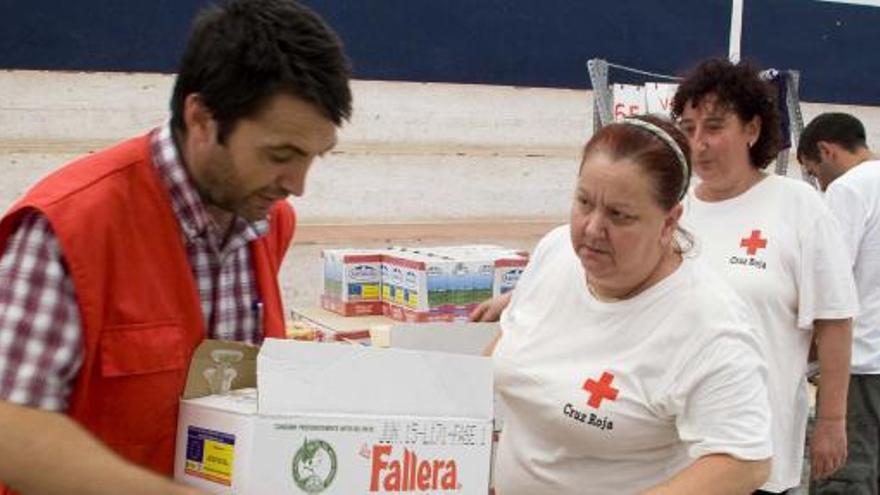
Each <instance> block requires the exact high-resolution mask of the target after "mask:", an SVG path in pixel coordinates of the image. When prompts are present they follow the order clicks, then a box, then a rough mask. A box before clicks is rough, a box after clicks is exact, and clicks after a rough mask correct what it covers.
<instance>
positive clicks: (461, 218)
mask: <svg viewBox="0 0 880 495" xmlns="http://www.w3.org/2000/svg"><path fill="white" fill-rule="evenodd" d="M172 82H173V78H172V76H169V75H159V74H121V73H88V74H86V73H64V72H36V71H0V207H2V208H3V209H5V208H6V207H8V206H9V205H10V204H11V203H12V202H13V201H14V200H15V199H16V198H17V197H19V196H20V195H21V194H22V193H23V192H24V191H25V190H26V189H27V188H28V187H29V186H30V185H31V184H32V183H34V182H35V181H36V180H37V179H38V178H39V177H41V176H43V175H45V174H46V173H47V172H49V171H50V170H52V169H54V168H55V167H57V166H59V165H61V164H63V163H65V162H66V161H68V160H70V159H72V158H74V157H76V156H79V155H81V154H85V153H89V152H93V151H95V150H98V149H101V148H103V147H105V146H108V145H110V144H112V143H114V142H116V141H118V140H120V139H123V138H125V137H128V136H132V135H136V134H138V133H142V132H144V131H146V130H148V129H149V128H151V127H153V126H156V125H158V124H160V123H161V122H163V120H164V119H165V118H167V110H166V108H167V101H168V98H169V95H170V90H171V85H172ZM353 86H354V87H353V89H354V96H355V112H354V118H353V119H352V121H351V122H350V123H349V124H347V125H346V126H345V127H344V128H343V130H342V131H341V133H340V141H339V146H338V148H337V149H336V150H334V151H333V152H332V153H331V154H330V155H329V156H327V157H325V158H324V159H323V160H321V161H320V162H319V163H317V164H316V165H315V167H314V168H313V172H312V173H311V175H310V177H309V182H308V187H307V191H306V194H305V196H304V197H302V198H296V199H294V200H293V203H294V204H295V206H296V208H297V211H298V212H299V215H300V222H301V224H302V225H301V228H300V230H299V231H298V234H297V239H296V241H295V245H294V247H293V248H292V250H291V253H289V255H288V259H287V262H286V263H285V265H284V267H283V271H282V275H281V281H282V285H283V288H284V294H285V299H286V302H287V304H288V305H295V306H298V307H303V306H309V305H314V303H315V301H316V297H317V293H318V290H319V284H320V279H319V276H320V250H321V249H323V248H325V247H334V246H364V247H366V246H381V245H385V244H389V243H397V244H438V243H465V242H494V243H500V244H504V245H509V246H512V247H519V248H526V249H530V248H531V247H533V245H534V243H535V242H536V241H537V240H538V239H539V238H540V235H541V234H542V233H543V232H545V231H546V230H548V229H549V228H550V227H551V226H552V225H555V224H559V223H563V222H564V221H565V219H566V216H567V211H568V206H569V198H570V194H571V189H572V185H573V178H574V175H575V173H576V170H577V161H578V155H579V150H580V146H581V145H582V144H583V142H585V140H586V139H587V138H588V136H589V134H590V132H591V129H592V121H591V118H592V117H591V115H592V113H591V108H592V95H591V93H590V92H588V91H580V90H561V89H537V88H514V87H504V86H477V85H453V84H431V83H388V82H376V81H355V82H354V85H353ZM803 110H804V114H805V118H806V119H807V120H809V119H810V118H811V117H812V116H814V115H816V114H817V113H819V112H822V111H829V110H840V111H847V112H850V113H853V114H855V115H857V116H858V117H860V118H861V119H863V121H864V122H865V125H866V126H867V127H868V129H869V132H870V136H869V143H875V144H876V143H880V108H877V107H854V106H840V105H825V104H823V105H816V104H804V106H803ZM878 147H880V145H878ZM792 167H793V168H796V165H793V166H792Z"/></svg>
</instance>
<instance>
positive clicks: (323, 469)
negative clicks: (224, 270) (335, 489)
mask: <svg viewBox="0 0 880 495" xmlns="http://www.w3.org/2000/svg"><path fill="white" fill-rule="evenodd" d="M292 467H293V481H294V482H295V483H296V486H298V487H299V488H300V490H302V491H304V492H306V493H321V492H323V491H324V490H326V489H327V487H329V486H330V484H331V483H333V478H335V477H336V452H334V451H333V447H331V446H330V444H329V443H327V442H325V441H323V440H309V439H308V438H306V439H305V440H304V441H303V444H302V447H300V448H299V450H297V451H296V455H294V456H293V466H292Z"/></svg>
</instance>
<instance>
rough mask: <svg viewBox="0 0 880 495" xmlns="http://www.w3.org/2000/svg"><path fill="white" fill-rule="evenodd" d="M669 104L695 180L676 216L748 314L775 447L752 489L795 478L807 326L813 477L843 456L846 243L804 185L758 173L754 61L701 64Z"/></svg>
mask: <svg viewBox="0 0 880 495" xmlns="http://www.w3.org/2000/svg"><path fill="white" fill-rule="evenodd" d="M672 108H673V114H674V115H675V116H676V117H677V118H678V120H679V124H680V127H681V129H682V131H684V133H685V134H686V135H687V136H688V138H689V141H690V146H691V153H692V154H691V160H692V162H693V165H694V172H695V173H696V175H697V176H698V177H699V178H700V179H701V181H700V183H699V184H697V186H696V187H694V188H692V189H691V192H690V193H689V195H688V197H687V198H686V200H685V201H684V204H685V215H684V219H683V220H682V223H683V224H684V225H685V226H686V227H687V228H688V229H689V230H690V231H691V232H692V233H693V234H694V236H695V238H696V251H697V252H698V253H699V258H700V260H701V261H702V262H704V263H706V264H707V265H710V266H712V267H713V268H715V269H716V270H717V271H718V273H719V274H721V275H722V276H723V277H724V278H725V279H726V280H727V281H728V282H729V283H730V284H731V286H732V287H733V288H734V290H735V291H736V292H737V294H738V295H739V296H740V297H742V298H743V299H744V300H745V301H746V303H747V304H748V305H749V306H750V308H751V309H752V310H753V312H754V314H755V315H756V316H757V318H758V320H757V326H758V329H759V331H760V332H761V334H762V335H761V338H762V340H763V341H764V342H765V344H764V345H765V349H766V350H765V355H766V356H767V364H768V366H769V386H770V403H771V406H772V413H773V423H772V434H773V445H774V454H773V469H772V472H771V475H770V479H769V480H768V482H767V484H766V485H764V486H763V487H762V490H763V493H785V492H786V491H787V490H788V489H790V488H793V487H795V486H798V485H799V484H800V479H801V466H802V460H803V450H804V449H803V446H804V435H805V428H806V423H807V408H808V395H807V388H806V371H807V354H808V351H809V348H810V342H811V336H812V335H815V337H816V345H817V351H818V362H819V367H820V377H819V394H818V403H817V414H816V425H815V432H814V436H813V441H812V452H811V454H812V456H811V457H812V473H813V476H815V477H818V478H823V477H826V476H828V475H829V474H831V473H832V472H834V471H835V470H836V469H837V468H839V467H840V466H841V464H842V463H843V461H844V460H845V459H846V422H845V417H846V393H847V383H848V380H849V356H850V346H851V320H850V318H851V317H852V316H853V315H854V314H855V312H856V306H857V299H856V295H855V287H854V283H853V281H852V270H851V269H850V265H849V261H848V259H847V254H846V253H847V250H846V248H845V247H844V245H843V243H842V239H841V237H840V234H839V233H838V231H837V227H836V224H835V223H834V220H833V218H832V216H831V213H830V212H829V211H828V209H827V208H826V207H825V205H824V204H823V202H822V200H821V198H820V197H819V195H818V194H817V193H816V191H815V190H813V189H812V188H811V187H809V186H808V185H807V184H806V183H804V182H802V181H798V180H794V179H789V178H786V177H780V176H777V175H772V174H767V173H765V172H764V171H763V169H764V168H765V167H767V165H768V164H769V163H770V162H771V161H772V160H773V158H774V157H775V156H776V153H777V152H778V150H779V144H780V140H781V139H780V129H779V115H778V111H777V108H776V104H775V101H774V100H773V99H772V98H770V97H769V96H768V92H767V87H766V85H765V83H764V82H762V81H761V80H760V79H759V77H758V74H757V72H756V70H755V69H753V68H751V67H749V66H748V65H746V64H739V65H734V64H731V63H730V62H728V61H726V60H709V61H707V62H704V63H703V64H701V65H700V66H699V67H697V69H696V70H695V71H694V72H693V73H691V74H690V75H689V76H687V77H686V78H685V80H684V81H683V82H682V83H681V84H680V85H679V88H678V91H677V93H676V95H675V97H674V99H673V104H672ZM871 483H874V481H871Z"/></svg>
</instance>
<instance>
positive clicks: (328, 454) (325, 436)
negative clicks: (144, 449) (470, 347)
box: [175, 339, 493, 495]
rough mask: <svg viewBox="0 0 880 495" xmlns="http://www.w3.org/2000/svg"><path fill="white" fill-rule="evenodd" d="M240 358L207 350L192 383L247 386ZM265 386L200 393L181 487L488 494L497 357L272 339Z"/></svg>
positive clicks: (200, 354)
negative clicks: (208, 380)
mask: <svg viewBox="0 0 880 495" xmlns="http://www.w3.org/2000/svg"><path fill="white" fill-rule="evenodd" d="M236 349H237V347H236V345H235V344H231V343H217V342H212V343H209V344H207V347H205V348H203V347H200V348H199V349H198V350H197V352H196V356H195V358H194V360H193V363H194V365H193V366H192V367H191V369H190V376H189V379H188V380H189V381H191V382H193V383H194V384H198V382H200V381H201V382H205V381H206V380H204V379H201V378H200V377H204V376H210V377H218V376H223V377H227V378H228V377H229V376H232V375H235V377H234V378H237V377H238V376H247V375H248V372H247V370H244V369H241V370H240V369H239V368H247V367H248V363H247V359H246V358H247V356H244V355H242V356H241V357H240V359H235V358H233V357H231V356H234V355H235V353H236ZM218 353H220V354H218ZM250 366H251V368H253V361H251V362H250ZM212 370H213V371H212ZM214 381H215V382H218V380H216V379H215V380H214ZM227 381H228V380H227ZM236 381H237V380H235V379H233V380H232V382H231V383H232V384H233V387H234V384H235V383H236ZM219 382H222V380H221V381H219ZM256 384H257V387H256V389H254V388H249V389H238V390H232V391H229V392H226V393H223V394H221V395H205V396H200V397H191V395H192V394H191V393H190V392H191V391H190V387H189V383H188V387H187V394H185V398H184V399H183V400H182V401H181V410H180V420H179V427H178V436H177V454H176V458H175V478H176V479H177V480H179V481H182V482H184V483H187V484H190V485H193V486H196V487H199V488H201V489H202V490H205V491H207V492H209V493H223V494H226V493H235V494H237V495H265V494H278V493H291V494H295V493H327V494H346V495H350V494H368V493H438V494H439V493H455V494H479V495H483V494H485V493H487V491H488V487H489V471H490V452H491V447H492V416H493V405H492V402H493V401H492V368H491V363H490V361H489V359H487V358H480V357H474V356H465V355H456V354H446V353H432V352H417V351H409V350H394V349H376V348H371V347H364V346H353V345H345V344H320V343H308V342H297V341H282V340H273V339H269V340H266V342H265V343H264V344H263V347H262V348H261V349H260V351H259V354H258V356H257V357H256ZM202 388H203V390H202V391H201V392H202V393H203V392H204V389H205V387H204V386H203V387H202ZM257 391H259V393H257Z"/></svg>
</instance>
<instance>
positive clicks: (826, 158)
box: [816, 141, 837, 163]
mask: <svg viewBox="0 0 880 495" xmlns="http://www.w3.org/2000/svg"><path fill="white" fill-rule="evenodd" d="M816 148H818V149H819V161H820V162H824V163H833V162H834V157H835V156H836V155H837V147H836V146H835V145H834V143H829V142H828V141H817V142H816Z"/></svg>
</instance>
